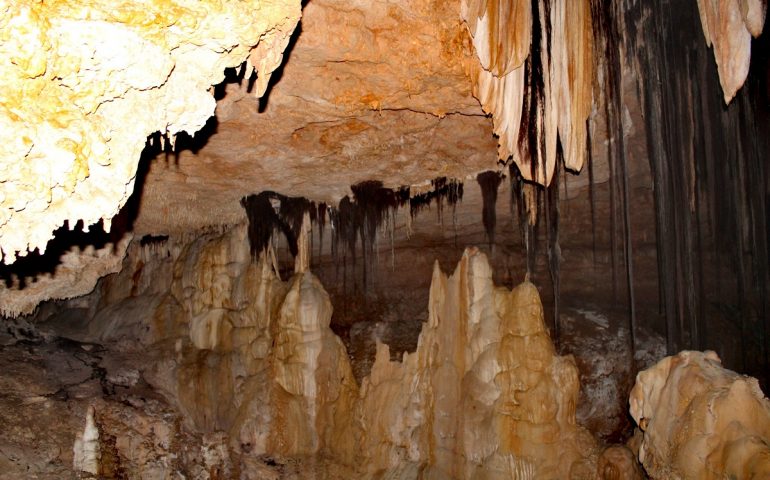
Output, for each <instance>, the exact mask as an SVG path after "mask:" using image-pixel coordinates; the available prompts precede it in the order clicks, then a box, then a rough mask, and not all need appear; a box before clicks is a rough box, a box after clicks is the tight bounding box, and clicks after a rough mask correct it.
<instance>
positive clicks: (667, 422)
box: [630, 351, 770, 479]
mask: <svg viewBox="0 0 770 480" xmlns="http://www.w3.org/2000/svg"><path fill="white" fill-rule="evenodd" d="M630 403H631V409H630V411H631V416H632V417H633V418H634V420H635V421H636V422H637V424H638V425H639V427H640V428H641V430H642V431H643V439H642V442H641V446H640V448H639V460H640V461H641V462H642V464H643V465H644V468H645V470H646V471H647V473H648V474H649V475H650V477H651V478H655V479H720V478H734V479H759V478H768V476H769V475H770V402H768V400H767V398H765V396H764V395H763V394H762V391H761V390H760V389H759V385H758V383H757V381H756V379H754V378H751V377H746V376H742V375H738V374H737V373H735V372H732V371H730V370H727V369H725V368H723V367H722V365H721V362H720V360H719V357H717V355H716V354H715V353H714V352H710V351H709V352H705V353H702V352H695V351H685V352H681V353H679V354H678V355H676V356H672V357H666V358H664V359H663V360H661V361H660V362H658V364H657V365H655V366H654V367H652V368H649V369H647V370H644V371H642V372H640V373H639V374H638V376H637V380H636V385H635V386H634V389H633V390H632V391H631V398H630Z"/></svg>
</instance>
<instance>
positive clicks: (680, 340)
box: [615, 0, 770, 385]
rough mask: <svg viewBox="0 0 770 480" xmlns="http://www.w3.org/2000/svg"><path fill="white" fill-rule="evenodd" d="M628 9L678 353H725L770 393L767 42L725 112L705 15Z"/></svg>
mask: <svg viewBox="0 0 770 480" xmlns="http://www.w3.org/2000/svg"><path fill="white" fill-rule="evenodd" d="M675 3H676V2H675ZM615 4H616V5H617V1H616V2H615ZM627 7H628V8H626V9H625V11H624V14H623V15H622V16H619V15H618V16H616V23H618V24H620V25H621V28H622V30H623V31H624V32H625V33H626V35H625V36H624V41H625V42H626V45H624V48H623V51H625V52H626V54H627V55H628V57H627V64H629V65H634V66H635V67H636V68H637V70H638V72H644V75H641V76H639V77H638V78H639V82H640V85H639V86H640V89H639V90H640V93H641V100H642V106H643V116H644V119H645V126H646V133H647V145H648V153H649V159H650V167H651V171H652V175H653V188H654V199H655V218H656V240H657V252H656V253H657V256H658V280H659V285H660V286H661V289H660V294H659V295H660V302H661V305H662V310H663V312H664V315H665V322H666V328H667V348H668V350H669V353H674V352H675V351H676V350H678V349H679V348H701V349H705V348H708V349H714V350H717V352H718V353H719V354H720V356H721V357H722V358H723V361H724V362H725V365H726V366H728V367H730V368H736V369H739V370H741V371H742V372H744V373H749V374H752V375H755V376H759V377H760V382H761V383H765V385H767V382H768V381H769V380H770V371H768V370H770V369H768V367H769V366H770V365H768V363H770V361H769V360H768V357H770V353H768V345H767V343H768V342H767V341H768V339H769V338H770V325H768V319H767V305H768V283H770V281H768V269H770V267H768V263H769V262H768V237H770V233H769V232H768V228H767V210H768V198H770V196H769V195H768V168H767V152H768V147H769V145H768V138H767V135H766V134H765V133H766V132H767V131H768V130H769V129H770V113H769V110H770V109H769V108H768V101H767V83H768V79H767V71H768V68H767V66H768V53H767V49H766V47H767V46H768V42H769V40H768V36H767V34H765V35H763V36H761V37H760V38H759V39H757V40H755V41H754V45H753V46H752V60H751V67H750V70H749V75H748V78H747V81H746V84H745V85H744V87H743V88H742V89H741V90H740V91H739V92H738V94H737V95H736V97H735V98H734V99H733V100H732V101H731V102H730V104H729V105H725V104H724V101H723V98H724V97H723V92H722V89H721V86H720V84H719V77H718V72H717V68H716V64H715V62H714V58H713V55H712V53H711V52H710V51H709V48H708V47H707V46H706V44H705V42H704V38H703V29H702V25H701V21H700V15H699V12H698V10H697V5H695V4H691V3H687V2H684V3H681V4H680V3H676V4H674V3H671V2H667V1H663V0H650V2H637V3H635V4H633V5H630V6H627ZM652 12H654V14H652ZM660 32H667V34H668V36H667V37H666V41H662V39H661V37H660ZM637 42H639V45H637ZM641 45H644V48H639V47H640V46H641ZM674 46H675V47H674ZM762 47H765V48H762ZM738 350H740V351H738Z"/></svg>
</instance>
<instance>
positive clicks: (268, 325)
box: [35, 226, 634, 478]
mask: <svg viewBox="0 0 770 480" xmlns="http://www.w3.org/2000/svg"><path fill="white" fill-rule="evenodd" d="M246 231H247V229H246V227H245V226H236V227H233V228H231V229H228V230H227V231H220V230H211V231H209V232H208V233H205V234H203V235H199V236H196V237H189V238H187V239H177V240H173V239H169V240H166V241H164V242H159V243H157V244H153V245H145V246H142V245H140V244H138V242H134V243H133V244H132V246H131V247H130V248H129V250H130V253H129V255H128V257H127V259H126V260H125V265H124V268H123V270H122V271H121V272H120V273H118V274H115V275H112V276H110V277H108V278H105V279H104V280H103V281H102V282H100V285H99V287H98V288H97V292H96V293H95V294H92V295H91V296H89V297H85V298H83V299H79V300H69V301H67V302H63V303H62V304H61V305H60V307H59V308H55V309H53V310H47V309H42V311H41V312H40V313H39V315H38V316H37V317H36V320H35V321H36V324H37V325H38V326H39V328H42V329H44V330H53V331H57V332H59V334H63V335H66V336H67V337H69V338H72V339H74V340H75V341H78V342H97V343H98V344H101V345H109V349H110V351H112V352H120V353H116V354H111V355H108V354H106V353H105V352H106V351H105V350H100V352H102V353H101V354H100V356H102V357H103V360H102V361H101V363H100V365H101V366H102V368H103V369H104V370H105V372H106V374H105V378H107V379H114V380H112V381H113V382H117V383H124V384H132V385H137V386H140V385H144V387H143V388H151V389H153V390H154V391H156V392H158V393H161V394H162V396H163V398H164V399H165V401H167V402H168V403H169V404H170V405H175V406H176V408H178V409H179V412H180V414H181V415H180V418H181V419H184V420H183V424H184V432H186V431H189V432H195V435H198V436H197V437H195V438H194V439H192V438H191V439H190V441H192V442H193V445H195V447H194V448H195V449H198V450H196V451H198V452H201V451H203V450H205V448H204V447H205V445H208V444H211V445H212V446H211V447H206V448H209V449H213V450H216V451H220V450H221V452H220V453H221V454H220V457H221V459H222V460H221V461H219V463H216V462H214V463H213V464H215V465H217V468H219V469H221V471H223V472H224V471H230V472H235V471H238V472H241V474H243V475H247V474H254V472H259V471H263V469H266V468H267V469H268V470H269V468H268V467H270V465H267V466H266V464H265V461H266V460H265V459H266V458H274V459H276V460H275V461H272V460H271V462H273V463H275V462H278V463H279V464H281V465H286V462H299V463H297V464H296V465H297V468H298V469H299V470H300V471H304V472H305V473H306V474H308V472H310V471H313V470H302V469H303V468H304V469H308V468H309V469H321V470H322V471H326V472H327V473H328V472H332V471H334V472H338V473H337V474H340V475H342V476H343V477H345V476H347V477H348V478H350V477H349V476H350V475H353V476H356V477H359V478H381V476H382V475H389V477H388V478H416V475H417V474H418V472H423V475H427V476H428V477H429V478H447V477H452V478H481V477H483V478H498V477H499V478H509V477H510V476H511V475H519V476H523V477H522V478H552V477H553V478H595V476H597V475H599V473H598V472H597V468H599V465H600V463H599V462H600V460H599V459H600V458H601V459H602V460H601V466H602V469H603V471H606V472H626V471H627V470H628V469H629V468H630V469H631V470H630V471H629V472H630V473H628V475H633V471H634V470H633V469H634V467H633V464H630V465H627V462H626V461H625V460H624V459H625V457H624V454H623V453H622V451H621V453H613V452H614V451H611V452H605V453H602V449H601V448H599V445H598V443H597V441H596V440H595V439H594V437H593V436H592V435H591V434H590V433H588V431H586V430H585V429H583V428H582V427H580V426H579V425H578V424H577V423H576V421H575V411H576V407H577V402H578V390H579V381H578V372H577V368H576V366H575V362H574V360H573V359H572V357H570V356H567V357H560V356H558V355H557V354H556V353H555V350H554V348H553V344H552V343H551V340H550V337H549V335H548V333H547V330H546V328H545V323H544V317H543V308H542V304H541V303H540V299H539V295H538V293H537V290H536V289H535V287H534V286H533V285H532V284H528V283H525V284H522V285H521V286H519V287H517V288H515V289H513V290H512V291H511V290H509V289H507V288H504V287H495V286H494V284H493V281H492V270H491V267H490V266H489V263H488V261H487V258H486V256H485V255H484V254H483V253H481V252H479V251H477V250H475V249H469V250H467V251H466V253H465V254H464V255H463V257H462V259H461V261H460V262H459V264H458V266H457V268H456V270H455V273H454V274H452V275H450V276H447V275H445V274H443V273H441V271H440V270H439V269H438V267H434V268H435V269H434V275H433V279H432V282H431V290H430V304H429V318H428V321H427V323H425V324H424V325H423V329H422V333H421V334H420V339H419V341H418V345H417V347H416V351H414V352H413V353H409V354H406V355H404V357H403V358H402V359H401V360H392V359H391V358H390V355H389V353H388V347H387V346H385V345H384V344H380V345H379V346H378V350H377V358H376V361H375V363H374V365H373V367H372V371H371V374H370V375H368V376H367V377H365V378H364V380H363V382H362V385H361V387H360V388H359V386H358V384H357V382H356V381H355V379H354V377H353V375H352V372H351V366H350V363H349V360H348V355H347V352H346V350H345V348H344V347H343V345H342V342H341V341H340V339H339V338H337V337H336V336H335V335H334V334H333V333H332V331H331V330H330V329H329V321H330V319H331V316H332V310H331V304H330V302H329V297H328V295H327V294H326V292H325V290H324V288H323V287H322V286H321V284H320V283H319V281H318V280H317V279H316V278H315V277H314V276H313V275H312V274H311V273H310V272H308V271H305V272H300V273H297V274H295V275H294V276H293V277H292V278H291V279H289V280H288V281H281V280H280V279H279V278H278V277H277V276H276V273H275V271H274V270H273V268H272V266H270V264H269V263H266V262H264V261H262V260H260V261H253V260H252V257H251V253H250V248H249V245H248V241H247V239H246ZM62 307H66V308H62ZM76 319H77V320H76ZM458 332H460V333H462V334H460V335H458V334H457V333H458ZM87 344H88V343H87ZM113 355H117V358H115V359H112V360H108V359H110V358H112V357H113ZM118 358H120V360H118ZM133 369H135V371H136V372H137V373H136V374H135V375H131V374H128V373H127V372H131V371H134V370H133ZM120 372H123V373H120ZM120 379H128V380H120ZM113 388H114V387H113ZM133 388H137V387H133ZM123 391H124V390H121V389H117V390H116V394H114V395H117V394H120V392H123ZM110 398H113V397H112V396H110V395H108V396H107V398H105V399H104V400H100V401H98V402H96V403H94V412H95V413H94V418H95V422H96V424H97V425H99V426H100V427H99V428H100V431H99V432H100V433H99V438H98V439H96V440H95V441H97V442H102V438H103V437H104V435H103V433H102V432H107V434H108V435H111V436H113V437H115V442H116V443H115V445H116V446H115V447H114V448H113V447H110V448H112V450H110V451H113V452H115V451H116V452H117V453H113V455H117V458H122V459H123V460H122V462H123V463H122V464H123V465H126V467H127V468H128V467H130V468H131V469H132V470H131V471H143V470H142V469H143V468H149V467H148V466H147V465H145V466H142V465H139V464H137V462H138V461H140V460H141V458H155V457H152V455H150V454H151V453H152V452H153V451H156V450H153V448H150V449H149V450H148V451H146V453H145V455H149V456H146V457H138V456H137V455H136V454H129V453H128V452H125V451H124V450H123V448H126V446H127V443H126V439H125V435H126V433H125V432H122V431H121V430H120V428H117V427H116V426H117V424H116V423H115V418H114V417H113V416H114V415H115V414H114V413H108V412H111V411H112V410H110V409H111V408H113V407H111V406H110V405H112V404H111V403H109V402H110V400H109V399H110ZM104 402H107V403H104ZM81 412H83V413H82V414H81V415H82V416H80V417H78V418H76V419H75V423H74V425H75V427H74V428H75V429H76V431H79V432H82V431H83V425H84V422H85V419H87V418H88V416H87V415H86V413H87V412H86V411H85V410H81ZM89 421H90V420H89ZM86 424H88V423H87V422H86ZM121 428H122V427H121ZM184 432H182V431H179V433H176V434H175V435H187V433H184ZM139 433H141V432H139ZM133 435H136V433H134V434H133ZM87 437H88V438H91V437H93V435H91V436H90V437H89V436H88V435H86V434H84V435H83V439H84V440H85V439H87ZM104 438H107V437H104ZM73 439H74V434H73ZM207 439H208V440H207ZM212 439H214V440H216V441H214V440H212ZM217 439H218V440H217ZM92 440H93V439H92ZM206 442H209V443H208V444H207V443H206ZM212 442H213V443H212ZM92 443H93V441H92ZM79 445H81V446H80V447H78V449H76V451H77V452H81V453H79V455H80V457H78V458H85V457H84V455H85V453H84V452H86V451H87V449H85V447H84V445H85V444H84V442H81V443H80V444H79ZM100 445H101V443H100ZM99 448H100V449H101V450H100V451H106V450H105V449H106V448H107V447H99ZM154 448H157V447H154ZM165 448H168V447H165ZM173 448H178V447H171V450H170V451H173ZM115 449H117V450H115ZM217 449H220V450H217ZM163 451H167V450H162V451H159V454H162V455H165V453H162V452H163ZM318 454H321V455H323V457H324V458H327V460H325V461H324V462H320V463H313V465H315V466H310V464H305V463H303V462H306V461H307V460H302V459H303V458H304V459H307V458H309V457H308V455H310V456H312V455H318ZM162 455H161V458H165V457H162ZM220 457H218V458H220ZM289 459H296V460H289ZM329 461H331V463H328V462H329ZM212 462H213V460H212ZM80 464H82V461H81V463H80ZM100 465H101V464H100ZM99 468H106V467H104V466H100V467H99ZM316 471H318V470H316ZM249 472H250V473H249ZM339 472H343V473H339ZM624 475H625V474H624ZM211 478H215V477H211ZM245 478H248V477H245ZM253 478H259V477H253ZM266 478H269V477H266ZM599 478H633V476H629V477H606V476H605V477H601V476H599Z"/></svg>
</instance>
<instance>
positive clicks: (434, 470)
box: [361, 249, 595, 479]
mask: <svg viewBox="0 0 770 480" xmlns="http://www.w3.org/2000/svg"><path fill="white" fill-rule="evenodd" d="M578 390H579V383H578V376H577V368H576V367H575V363H574V360H573V359H572V358H571V357H559V356H557V355H556V354H555V351H554V348H553V344H552V343H551V340H550V338H549V336H548V332H547V331H546V328H545V325H544V323H543V308H542V305H541V303H540V298H539V295H538V293H537V289H536V288H535V286H534V285H532V284H530V283H523V284H522V285H520V286H518V287H516V288H515V289H513V291H509V290H507V289H505V288H500V287H497V288H496V287H495V286H494V284H493V282H492V272H491V269H490V266H489V264H488V262H487V259H486V256H485V255H484V254H482V253H480V252H479V251H478V250H476V249H468V250H466V252H465V254H464V255H463V257H462V259H461V260H460V263H459V264H458V266H457V268H456V270H455V272H454V274H453V275H451V276H449V277H447V276H446V275H445V274H443V273H441V271H440V270H439V268H438V266H436V268H435V270H434V275H433V282H432V284H431V293H430V306H429V320H428V323H427V324H425V325H424V326H423V330H422V333H421V334H420V339H419V341H418V346H417V351H416V352H415V353H413V354H405V355H404V358H403V361H401V362H392V361H390V360H389V353H388V347H387V346H385V345H382V344H380V345H378V350H377V360H376V361H375V364H374V366H373V368H372V373H371V375H370V376H369V377H367V378H366V379H364V382H363V385H362V387H361V401H362V407H363V408H362V410H361V411H362V419H361V424H362V425H363V430H364V434H363V435H364V443H363V445H364V450H365V451H366V452H368V454H369V456H370V458H369V461H368V468H369V473H371V474H377V473H380V472H383V471H390V472H394V471H398V470H399V469H401V468H403V466H404V464H409V463H414V464H418V465H421V466H422V468H423V474H424V475H425V477H424V478H437V479H438V478H458V479H459V478H468V479H470V478H500V479H502V478H528V479H529V478H533V479H534V478H564V479H567V478H579V476H578V477H574V476H573V472H577V471H582V469H583V468H585V464H589V463H590V461H591V460H589V459H590V457H591V456H592V454H594V452H593V450H594V449H595V440H594V439H593V437H592V436H591V435H590V434H589V433H588V432H587V431H586V430H584V429H582V428H581V427H579V426H578V425H576V423H575V406H576V402H577V397H578Z"/></svg>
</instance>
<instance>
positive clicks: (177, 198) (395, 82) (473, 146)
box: [135, 0, 497, 233]
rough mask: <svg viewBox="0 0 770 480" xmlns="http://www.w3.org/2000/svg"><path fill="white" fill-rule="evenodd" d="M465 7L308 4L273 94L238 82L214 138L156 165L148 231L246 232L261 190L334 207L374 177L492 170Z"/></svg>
mask: <svg viewBox="0 0 770 480" xmlns="http://www.w3.org/2000/svg"><path fill="white" fill-rule="evenodd" d="M459 8H460V6H459V2H458V1H454V0H452V1H448V2H438V1H433V0H408V1H402V2H398V3H390V2H379V1H377V2H363V1H353V2H348V1H341V0H313V1H312V2H309V3H307V4H306V5H305V6H304V8H303V12H302V21H301V23H300V26H299V27H298V29H297V32H295V37H296V38H295V39H294V40H293V42H294V43H293V45H290V47H289V48H288V49H287V53H286V55H285V62H284V65H283V66H282V70H281V71H280V72H276V74H275V75H274V78H273V81H272V82H271V83H272V85H271V86H270V87H268V90H267V93H266V95H265V97H264V98H263V99H262V100H258V99H257V98H255V96H254V94H253V93H254V92H253V90H252V91H250V92H249V91H247V90H248V83H249V82H248V81H247V80H246V79H242V80H241V82H240V83H238V82H237V81H236V79H235V75H234V74H233V77H232V78H230V83H227V84H226V85H225V86H223V87H222V89H221V90H222V92H220V94H219V95H218V96H221V97H222V98H220V99H219V100H218V104H217V111H216V122H215V124H214V123H213V121H212V124H211V125H210V127H211V128H207V129H206V130H207V132H208V133H209V134H210V133H211V131H214V130H215V133H213V134H211V135H210V136H208V137H206V133H202V134H201V135H200V136H199V137H198V138H196V140H195V142H194V145H189V144H185V143H182V141H181V139H180V142H179V143H178V144H177V149H178V150H180V152H179V155H178V158H175V156H174V155H168V160H167V159H166V156H165V155H164V154H161V155H159V156H158V157H156V158H155V159H154V160H153V161H152V162H150V163H149V165H148V167H149V172H148V175H147V178H146V182H145V184H144V188H143V190H142V200H141V202H142V204H141V208H140V215H139V218H138V220H137V222H136V224H135V228H136V229H137V231H138V232H140V233H147V232H150V233H152V232H156V231H157V230H158V229H161V230H163V231H164V232H165V233H170V232H173V231H175V230H189V229H192V228H197V227H200V226H205V225H211V224H218V225H219V224H227V223H237V222H238V221H240V220H241V219H243V210H242V209H241V207H240V205H239V204H238V201H239V200H240V198H241V197H242V196H244V195H248V194H251V193H255V192H260V191H262V190H274V191H280V192H292V195H293V196H306V197H309V198H313V199H316V200H325V201H333V203H334V204H335V205H336V203H337V202H338V201H339V200H340V198H341V197H342V196H344V195H346V194H347V193H349V187H350V185H352V184H355V183H358V182H361V181H364V180H371V179H377V180H381V181H382V182H383V183H384V184H385V185H386V186H399V185H403V184H416V183H421V182H426V181H429V180H431V179H433V178H436V177H441V176H446V177H456V178H464V177H465V176H466V175H469V174H473V175H475V174H476V173H477V172H479V171H483V170H487V169H490V168H494V167H495V165H496V162H497V153H496V144H497V142H496V140H495V139H494V137H493V136H492V124H491V120H490V119H489V118H487V117H486V116H485V115H484V113H483V112H482V110H481V107H480V105H479V103H478V101H477V100H476V99H475V98H474V97H473V96H472V95H471V82H470V79H469V78H468V77H467V76H466V74H465V69H466V64H467V62H468V61H470V60H472V59H473V57H472V56H471V55H472V47H471V46H470V44H469V43H468V39H467V37H466V36H465V35H466V34H465V33H464V27H462V25H461V24H460V21H459V16H458V15H459V14H458V12H459ZM331 25H333V27H332V28H330V26H331ZM243 76H244V74H241V77H243ZM204 139H205V144H204V145H203V146H202V148H199V147H200V143H203V142H204ZM191 146H194V149H195V150H196V151H195V152H194V151H193V150H190V149H189V147H191ZM198 148H199V149H198Z"/></svg>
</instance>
